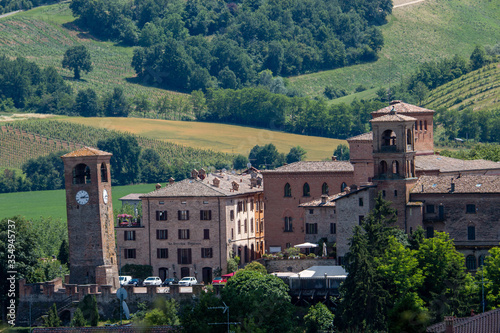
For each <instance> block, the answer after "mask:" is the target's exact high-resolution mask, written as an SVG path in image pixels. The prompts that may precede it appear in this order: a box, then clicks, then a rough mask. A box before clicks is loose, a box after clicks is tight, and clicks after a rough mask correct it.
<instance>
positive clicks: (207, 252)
mask: <svg viewBox="0 0 500 333" xmlns="http://www.w3.org/2000/svg"><path fill="white" fill-rule="evenodd" d="M201 257H202V258H212V257H213V253H212V248H211V247H207V248H201Z"/></svg>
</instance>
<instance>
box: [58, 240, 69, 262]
mask: <svg viewBox="0 0 500 333" xmlns="http://www.w3.org/2000/svg"><path fill="white" fill-rule="evenodd" d="M57 260H59V261H60V262H61V264H69V245H68V242H67V241H66V239H63V241H62V243H61V246H60V247H59V253H58V254H57Z"/></svg>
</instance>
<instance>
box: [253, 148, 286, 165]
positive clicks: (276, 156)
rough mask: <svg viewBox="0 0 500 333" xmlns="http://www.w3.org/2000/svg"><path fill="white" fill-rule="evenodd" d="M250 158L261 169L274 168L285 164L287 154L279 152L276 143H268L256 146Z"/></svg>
mask: <svg viewBox="0 0 500 333" xmlns="http://www.w3.org/2000/svg"><path fill="white" fill-rule="evenodd" d="M248 160H249V161H250V162H251V163H252V165H254V166H256V167H257V168H259V169H274V168H276V167H279V166H281V165H283V164H284V162H285V155H284V154H282V153H279V152H278V150H277V149H276V146H275V145H273V144H272V143H268V144H267V145H264V146H259V145H256V146H254V147H253V148H252V150H251V151H250V154H249V155H248Z"/></svg>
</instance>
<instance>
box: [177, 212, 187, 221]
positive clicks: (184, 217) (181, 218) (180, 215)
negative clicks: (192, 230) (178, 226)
mask: <svg viewBox="0 0 500 333" xmlns="http://www.w3.org/2000/svg"><path fill="white" fill-rule="evenodd" d="M177 215H178V216H177V217H178V218H179V221H187V220H189V210H179V211H177Z"/></svg>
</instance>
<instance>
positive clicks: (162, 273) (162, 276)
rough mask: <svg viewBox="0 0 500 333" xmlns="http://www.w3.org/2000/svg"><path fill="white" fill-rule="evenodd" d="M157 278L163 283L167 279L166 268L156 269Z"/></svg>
mask: <svg viewBox="0 0 500 333" xmlns="http://www.w3.org/2000/svg"><path fill="white" fill-rule="evenodd" d="M158 276H159V277H160V279H161V280H162V281H165V279H166V278H168V268H166V267H160V268H159V269H158Z"/></svg>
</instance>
